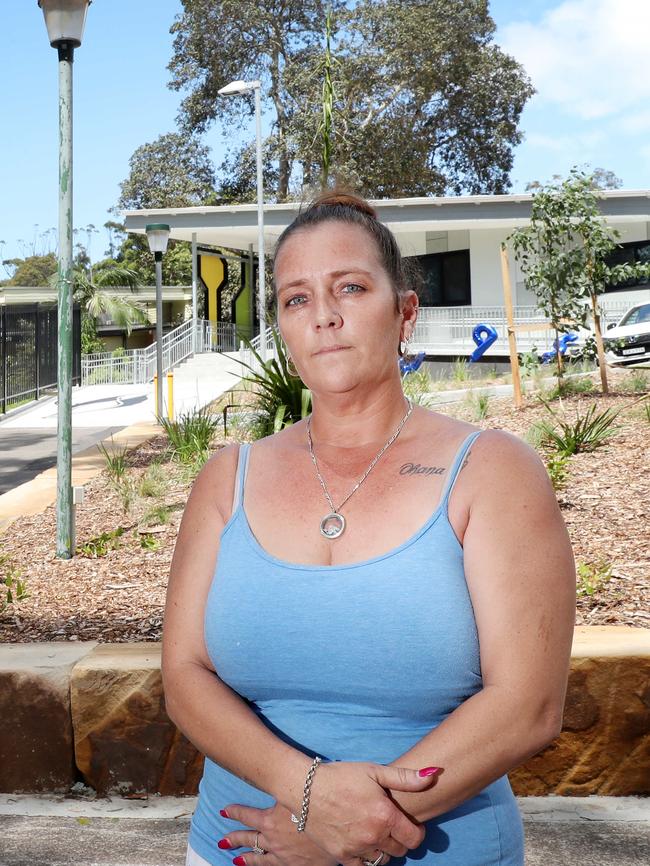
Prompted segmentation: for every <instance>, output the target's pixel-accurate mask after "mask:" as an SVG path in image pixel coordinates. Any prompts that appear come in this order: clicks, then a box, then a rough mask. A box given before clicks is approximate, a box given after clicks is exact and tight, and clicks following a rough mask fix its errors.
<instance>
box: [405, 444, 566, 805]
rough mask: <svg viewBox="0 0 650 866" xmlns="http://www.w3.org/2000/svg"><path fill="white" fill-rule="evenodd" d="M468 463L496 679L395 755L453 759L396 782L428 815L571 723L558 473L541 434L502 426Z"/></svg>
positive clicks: (485, 662)
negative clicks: (423, 776) (420, 787)
mask: <svg viewBox="0 0 650 866" xmlns="http://www.w3.org/2000/svg"><path fill="white" fill-rule="evenodd" d="M479 443H480V447H479ZM467 469H468V477H469V475H470V473H471V476H472V488H473V489H475V490H476V491H477V492H476V494H475V497H474V499H473V502H472V505H471V511H470V518H469V523H468V526H467V530H466V532H465V536H464V539H463V547H464V564H465V575H466V579H467V585H468V588H469V591H470V596H471V600H472V604H473V607H474V614H475V617H476V623H477V627H478V634H479V641H480V653H481V670H482V675H483V685H484V687H483V689H482V691H480V692H478V693H477V694H475V695H474V696H472V697H471V698H470V699H469V700H467V701H465V702H464V703H463V704H461V706H459V707H458V708H457V709H456V710H455V711H454V712H453V713H451V715H450V716H448V717H447V719H445V721H444V722H443V723H442V724H440V725H439V727H437V728H436V729H434V730H433V731H431V732H430V733H429V734H427V735H426V736H425V737H424V738H423V739H422V740H420V741H419V742H418V743H417V744H416V745H415V746H414V747H413V748H412V749H410V750H409V751H408V752H406V753H404V754H403V755H400V756H399V757H397V758H396V759H395V761H394V762H393V763H394V764H399V765H400V766H407V767H420V766H424V765H425V764H427V763H428V764H436V765H438V766H440V767H442V768H443V772H442V773H441V774H440V776H439V777H438V781H437V784H436V785H435V786H434V787H433V788H430V789H429V790H427V791H424V792H419V793H404V792H401V791H394V792H391V794H392V796H393V799H394V800H395V801H396V802H398V803H399V804H400V805H401V806H402V808H403V809H404V810H405V811H406V813H407V814H409V815H411V816H413V817H414V818H416V819H417V820H419V821H426V820H428V819H429V818H432V817H435V816H437V815H440V814H443V813H444V812H447V811H448V810H449V809H452V808H454V807H455V806H457V805H458V804H459V803H462V802H464V801H465V800H467V799H468V798H470V797H472V796H474V795H475V794H477V793H478V792H479V791H480V790H481V789H482V788H484V787H485V786H486V785H488V784H489V783H490V782H492V781H494V780H495V779H497V778H498V777H499V776H502V775H503V774H504V773H506V772H508V771H509V770H511V769H513V768H514V767H515V766H517V765H519V764H521V763H522V762H523V761H525V760H526V759H527V758H528V757H530V756H531V755H534V754H536V753H537V752H539V751H540V750H541V749H543V748H544V747H545V746H546V745H547V744H548V743H550V742H551V741H552V740H553V739H555V738H556V737H557V736H558V735H559V733H560V730H561V725H562V711H563V705H564V698H565V694H566V685H567V678H568V671H569V663H570V655H571V642H572V638H573V627H574V623H575V589H576V584H575V563H574V559H573V552H572V549H571V543H570V540H569V536H568V533H567V530H566V526H565V524H564V520H563V518H562V515H561V513H560V509H559V507H558V504H557V499H556V497H555V493H554V491H553V488H552V485H551V483H550V480H549V477H548V473H547V471H546V469H545V467H544V464H543V463H542V461H541V459H540V458H539V457H538V455H537V454H536V452H535V451H534V450H533V449H532V448H531V447H530V446H528V445H527V444H525V443H524V442H522V441H521V440H519V439H517V437H515V436H513V435H511V434H509V433H504V432H503V431H499V430H489V431H484V432H483V433H482V435H481V436H480V437H479V438H478V439H477V441H476V445H475V446H474V447H473V448H472V450H471V452H470V456H469V460H468V464H467ZM432 627H433V628H435V625H433V626H432ZM426 688H427V684H426V683H422V689H423V690H426Z"/></svg>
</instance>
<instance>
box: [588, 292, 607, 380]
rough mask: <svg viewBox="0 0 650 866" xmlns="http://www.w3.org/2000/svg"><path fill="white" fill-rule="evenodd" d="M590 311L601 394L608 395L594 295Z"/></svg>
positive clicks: (601, 338)
mask: <svg viewBox="0 0 650 866" xmlns="http://www.w3.org/2000/svg"><path fill="white" fill-rule="evenodd" d="M591 309H592V312H593V315H594V331H595V332H596V349H597V350H598V366H599V368H600V384H601V386H602V389H603V394H609V384H608V382H607V364H606V363H605V347H604V345H603V335H602V332H601V330H600V313H599V312H598V301H597V300H596V294H595V293H592V294H591Z"/></svg>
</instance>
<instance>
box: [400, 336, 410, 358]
mask: <svg viewBox="0 0 650 866" xmlns="http://www.w3.org/2000/svg"><path fill="white" fill-rule="evenodd" d="M410 341H411V338H410V337H407V338H406V339H405V340H400V341H399V349H398V354H399V356H400V358H404V357H405V355H407V354H408V348H409V343H410Z"/></svg>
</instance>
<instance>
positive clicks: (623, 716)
mask: <svg viewBox="0 0 650 866" xmlns="http://www.w3.org/2000/svg"><path fill="white" fill-rule="evenodd" d="M510 781H511V784H512V787H513V790H514V792H515V793H516V794H519V795H522V796H524V795H527V796H542V795H544V794H561V795H569V796H581V797H584V796H587V795H589V794H601V795H603V796H614V795H615V796H627V795H634V794H638V795H645V794H650V630H648V629H638V628H622V627H620V626H590V627H581V628H576V631H575V635H574V640H573V648H572V658H571V673H570V675H569V683H568V688H567V696H566V701H565V704H564V721H563V725H562V733H561V735H560V737H559V738H558V739H557V740H556V741H555V742H554V743H553V744H552V745H550V746H549V747H548V748H546V749H544V750H543V751H542V752H540V753H539V754H538V755H535V757H534V758H531V759H530V760H529V761H527V762H526V763H525V764H524V765H523V766H522V767H519V768H517V769H516V770H515V771H514V772H512V773H510Z"/></svg>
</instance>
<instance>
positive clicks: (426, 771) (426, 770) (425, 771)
mask: <svg viewBox="0 0 650 866" xmlns="http://www.w3.org/2000/svg"><path fill="white" fill-rule="evenodd" d="M439 772H440V767H423V768H422V769H421V770H418V776H433V774H434V773H439Z"/></svg>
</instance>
